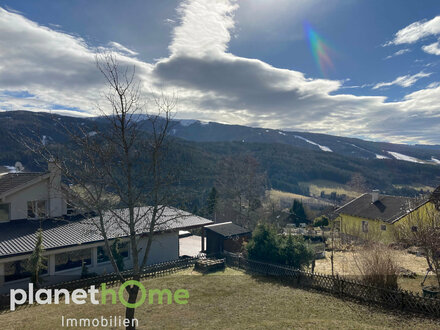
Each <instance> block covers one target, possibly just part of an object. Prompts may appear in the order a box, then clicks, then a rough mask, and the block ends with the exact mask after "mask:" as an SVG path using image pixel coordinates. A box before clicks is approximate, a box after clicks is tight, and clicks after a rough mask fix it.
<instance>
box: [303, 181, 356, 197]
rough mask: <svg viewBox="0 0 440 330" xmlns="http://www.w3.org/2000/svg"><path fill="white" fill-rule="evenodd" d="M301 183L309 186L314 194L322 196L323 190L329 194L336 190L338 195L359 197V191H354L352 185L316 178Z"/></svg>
mask: <svg viewBox="0 0 440 330" xmlns="http://www.w3.org/2000/svg"><path fill="white" fill-rule="evenodd" d="M300 184H301V185H304V186H308V187H309V190H310V194H311V195H312V196H321V191H324V192H325V193H326V194H327V195H329V194H330V193H332V192H333V191H335V192H336V193H337V194H338V195H343V194H345V195H347V196H348V197H352V198H354V197H358V196H359V195H360V193H359V192H356V191H353V190H352V189H351V188H350V187H348V186H346V185H343V184H338V183H335V182H332V181H326V180H314V181H309V182H301V183H300Z"/></svg>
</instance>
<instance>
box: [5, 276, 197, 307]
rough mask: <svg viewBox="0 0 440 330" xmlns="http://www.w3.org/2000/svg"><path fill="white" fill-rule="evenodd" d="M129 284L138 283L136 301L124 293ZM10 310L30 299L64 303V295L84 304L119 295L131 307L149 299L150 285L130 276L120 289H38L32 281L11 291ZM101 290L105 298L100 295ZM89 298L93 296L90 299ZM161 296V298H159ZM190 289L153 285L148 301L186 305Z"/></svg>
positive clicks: (68, 298)
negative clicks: (130, 300) (138, 295)
mask: <svg viewBox="0 0 440 330" xmlns="http://www.w3.org/2000/svg"><path fill="white" fill-rule="evenodd" d="M129 285H135V286H138V287H139V291H140V299H139V300H138V301H137V302H135V303H129V302H128V301H127V300H126V299H125V297H124V291H125V288H126V287H127V286H129ZM10 293H11V294H10V310H11V311H15V308H16V306H19V305H23V304H25V303H26V301H27V302H28V304H29V305H32V304H34V302H35V303H37V304H40V305H47V304H49V305H50V304H55V305H58V304H60V300H62V299H63V298H64V303H65V304H70V302H72V303H74V304H77V305H83V304H85V303H87V301H88V300H89V301H90V303H91V304H93V305H99V304H103V305H105V304H107V298H109V297H110V300H111V304H116V303H117V300H118V298H119V301H120V303H122V305H124V306H125V307H128V308H137V307H139V306H141V305H143V304H144V303H145V301H146V300H147V289H145V287H144V286H143V284H142V283H141V282H138V281H135V280H130V281H126V282H124V283H123V284H122V285H121V286H120V287H119V289H118V290H117V292H116V291H115V290H113V289H109V288H107V287H106V284H105V283H102V284H101V289H100V290H99V289H97V288H96V287H95V286H94V285H92V286H90V288H89V289H87V290H85V289H75V290H73V291H72V292H69V291H68V290H67V289H44V288H42V289H38V290H37V291H34V285H33V284H32V283H30V284H29V286H28V292H26V291H25V290H24V289H11V291H10ZM99 294H100V295H101V299H100V300H99V299H98V296H99ZM88 298H89V299H88ZM155 298H157V299H155ZM188 298H189V292H188V290H185V289H178V290H176V291H175V292H174V294H173V293H172V292H171V290H169V289H163V290H160V289H149V290H148V304H150V305H152V304H154V303H155V300H156V301H157V303H158V304H159V305H162V304H163V303H164V301H165V299H166V303H167V304H172V303H173V301H174V303H176V304H179V305H186V304H187V303H188Z"/></svg>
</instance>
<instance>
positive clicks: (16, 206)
mask: <svg viewBox="0 0 440 330" xmlns="http://www.w3.org/2000/svg"><path fill="white" fill-rule="evenodd" d="M48 181H49V180H44V181H41V182H38V183H36V184H34V185H32V186H30V187H28V188H25V189H23V190H20V191H18V192H16V193H15V194H12V195H9V196H7V197H5V199H4V203H9V204H10V205H11V206H10V210H11V211H10V212H11V220H17V219H26V218H27V202H28V201H36V200H46V201H47V202H46V203H49V191H48Z"/></svg>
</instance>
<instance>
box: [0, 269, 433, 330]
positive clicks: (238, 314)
mask: <svg viewBox="0 0 440 330" xmlns="http://www.w3.org/2000/svg"><path fill="white" fill-rule="evenodd" d="M143 284H144V286H145V287H146V288H147V289H150V288H155V289H166V288H167V289H170V290H171V291H175V290H177V289H186V290H188V291H189V294H190V297H189V300H188V304H186V305H177V304H171V305H158V304H155V305H148V304H144V305H142V306H141V307H139V308H138V309H137V310H136V317H137V318H138V320H139V327H138V328H139V329H244V328H245V329H267V328H271V329H280V328H282V329H286V328H289V329H395V328H400V329H440V323H439V322H438V320H437V321H436V320H431V319H427V318H422V317H420V316H414V315H407V314H400V313H395V312H391V311H386V310H381V309H380V308H377V307H367V306H364V305H361V304H358V303H355V302H352V301H344V300H341V299H337V298H336V297H332V296H329V295H325V294H321V293H317V292H312V291H305V290H300V289H296V288H293V287H290V286H287V285H283V284H280V283H278V282H276V281H272V280H269V279H267V278H263V277H252V276H250V275H248V274H245V273H243V272H241V271H236V270H232V269H229V268H227V269H226V270H225V271H223V272H217V273H214V274H210V275H200V274H199V273H196V272H194V271H191V270H184V271H181V272H179V273H176V274H174V275H169V276H166V277H162V278H154V279H149V280H146V281H144V282H143ZM101 315H102V316H104V317H114V316H119V315H121V316H123V315H124V308H123V306H122V305H121V304H117V305H91V304H90V303H87V304H85V305H65V304H61V305H57V306H56V305H44V306H34V307H29V308H22V309H19V310H17V311H15V312H7V313H4V314H1V315H0V329H20V330H22V329H36V330H37V329H60V328H61V317H62V316H64V317H65V318H86V317H87V318H96V317H101ZM115 329H117V328H115Z"/></svg>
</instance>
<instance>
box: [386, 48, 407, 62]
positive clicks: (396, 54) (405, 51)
mask: <svg viewBox="0 0 440 330" xmlns="http://www.w3.org/2000/svg"><path fill="white" fill-rule="evenodd" d="M410 51H411V49H409V48H404V49H401V50H398V51H397V52H395V53H394V54H391V55H388V56H387V57H385V59H386V60H389V59H390V58H393V57H396V56H400V55H403V54H406V53H409V52H410Z"/></svg>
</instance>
